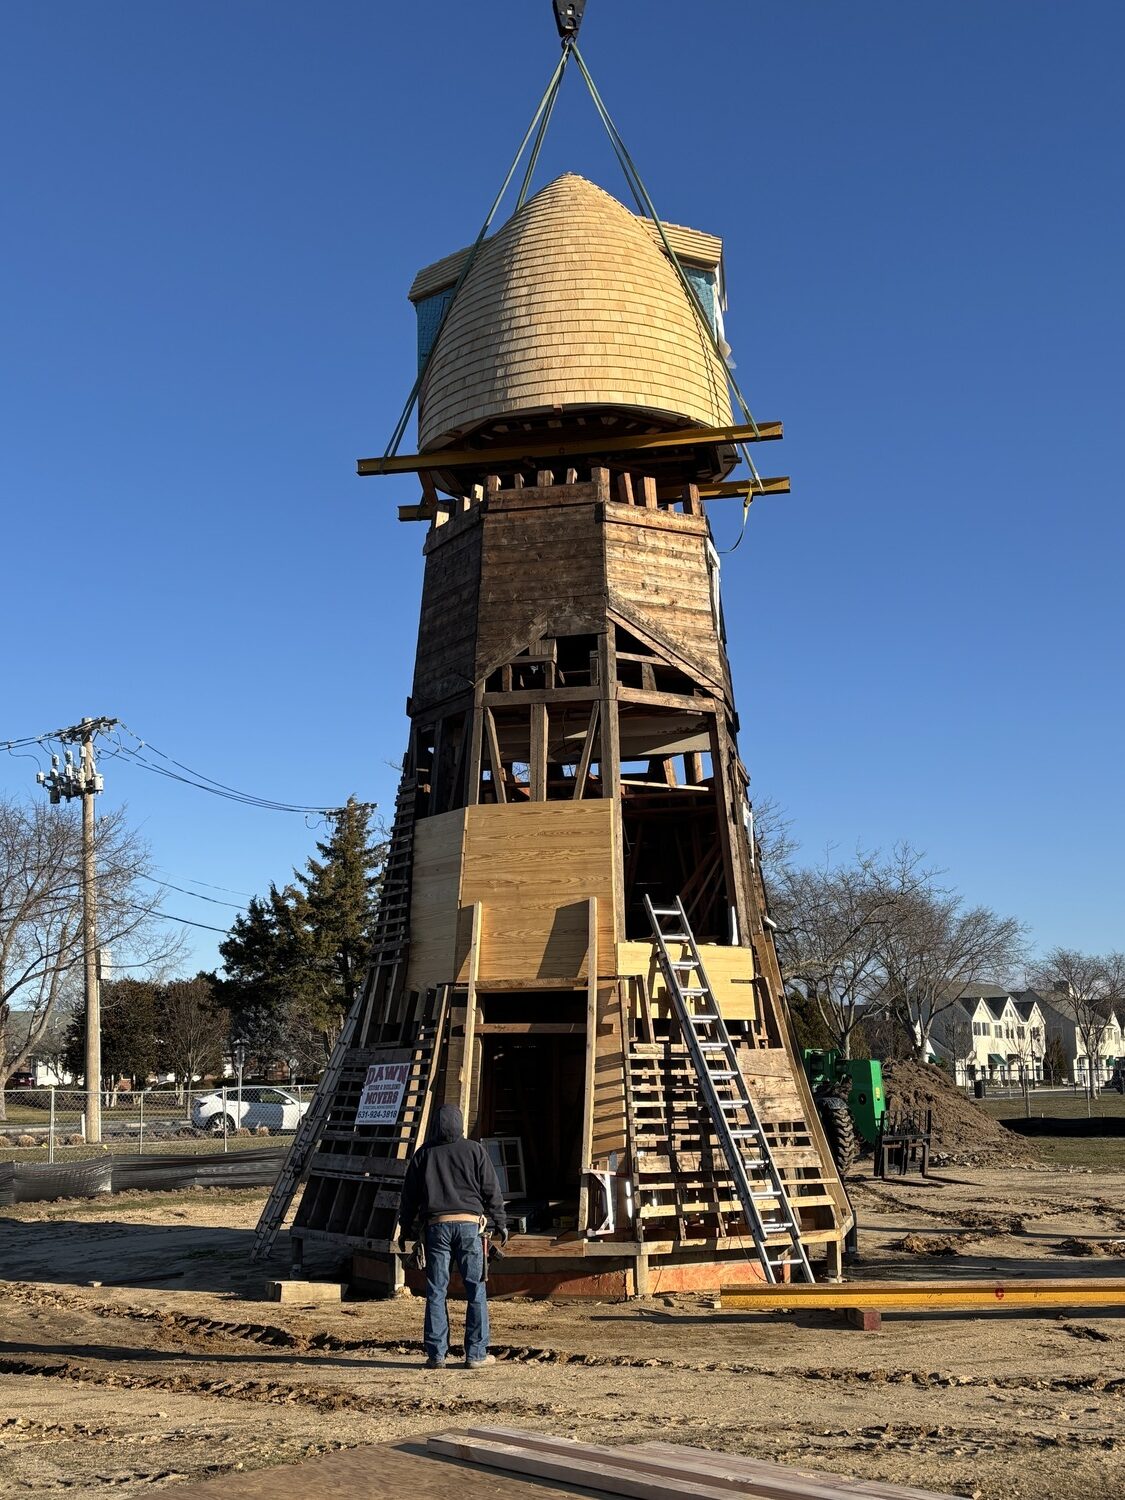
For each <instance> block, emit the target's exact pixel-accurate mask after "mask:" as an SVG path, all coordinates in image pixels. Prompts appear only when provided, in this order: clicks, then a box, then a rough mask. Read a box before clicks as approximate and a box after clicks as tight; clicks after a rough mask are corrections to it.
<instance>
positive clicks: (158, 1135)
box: [0, 1082, 316, 1162]
mask: <svg viewBox="0 0 1125 1500" xmlns="http://www.w3.org/2000/svg"><path fill="white" fill-rule="evenodd" d="M315 1087H316V1086H315V1084H292V1085H290V1084H285V1085H284V1086H282V1085H274V1084H257V1083H244V1084H243V1085H242V1086H241V1088H240V1087H239V1086H238V1085H237V1084H236V1083H231V1082H226V1083H222V1084H219V1085H217V1086H214V1087H211V1088H206V1089H204V1088H196V1089H170V1088H153V1089H144V1090H140V1089H137V1090H128V1089H118V1090H104V1091H103V1092H102V1095H101V1135H100V1139H94V1129H93V1124H92V1121H91V1117H90V1111H89V1107H88V1106H89V1096H88V1095H87V1093H86V1091H85V1090H84V1089H72V1088H63V1087H59V1088H29V1089H6V1090H5V1091H4V1093H3V1095H2V1096H0V1097H2V1101H3V1111H2V1112H0V1161H17V1162H18V1161H39V1162H56V1161H57V1162H61V1161H77V1160H82V1159H85V1158H89V1157H91V1156H102V1155H105V1154H106V1153H112V1154H114V1155H136V1156H147V1155H152V1154H169V1155H175V1154H180V1155H193V1154H197V1153H212V1152H216V1151H226V1152H230V1151H241V1150H246V1149H247V1148H257V1147H261V1146H263V1145H265V1144H267V1143H273V1144H275V1145H278V1146H284V1145H286V1144H287V1143H288V1141H290V1140H291V1139H292V1138H293V1135H294V1132H295V1131H296V1129H297V1125H298V1122H299V1121H300V1119H301V1116H302V1115H303V1114H304V1113H305V1111H306V1110H307V1109H308V1107H309V1104H310V1102H311V1100H312V1096H313V1093H314V1092H315Z"/></svg>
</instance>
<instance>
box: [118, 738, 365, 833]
mask: <svg viewBox="0 0 1125 1500" xmlns="http://www.w3.org/2000/svg"><path fill="white" fill-rule="evenodd" d="M121 727H122V729H124V730H125V732H126V733H127V734H130V735H132V737H133V739H135V740H136V742H137V748H136V749H133V748H132V746H129V745H123V744H121V745H120V749H121V750H122V751H123V752H124V753H125V754H126V755H127V756H128V757H129V758H130V759H131V760H133V761H134V762H135V764H137V765H139V766H141V767H143V769H144V770H146V771H151V772H152V773H153V774H154V775H157V776H166V777H167V778H168V780H170V781H179V782H182V783H183V784H184V785H185V786H194V787H195V788H196V789H197V790H198V791H201V792H210V793H211V795H212V796H215V797H225V798H226V799H227V800H228V801H231V802H241V803H243V804H244V805H245V806H249V807H260V808H263V809H265V810H267V811H269V812H292V813H303V814H305V815H306V816H307V815H308V814H310V813H317V814H319V815H320V816H321V817H327V816H331V815H332V814H333V813H336V812H338V811H339V809H338V808H333V807H308V806H304V805H302V804H299V803H295V802H281V801H278V800H277V799H275V798H272V797H260V796H259V795H258V794H257V793H255V792H242V791H239V790H238V789H237V788H236V787H232V786H228V785H227V784H226V783H225V782H222V781H216V780H215V778H214V777H213V776H207V775H206V774H205V773H204V772H202V771H196V770H193V768H192V767H191V766H188V765H185V764H184V762H183V761H180V760H177V759H176V758H175V756H172V755H169V754H167V752H166V751H164V750H161V749H159V748H158V747H157V746H156V745H154V744H152V743H151V742H150V741H148V740H143V739H142V738H141V737H140V735H139V734H137V733H136V731H135V730H133V729H130V728H129V726H128V725H127V724H122V726H121ZM119 744H120V742H119ZM142 750H150V751H151V752H152V754H153V755H158V756H159V757H160V758H161V760H166V761H167V762H168V764H169V765H171V766H176V767H178V770H179V771H182V772H184V773H186V774H184V775H179V774H178V772H177V771H169V770H168V769H167V768H166V767H164V766H158V765H156V764H155V763H154V762H153V761H151V760H149V759H148V758H147V757H146V756H144V755H142V754H141V751H142Z"/></svg>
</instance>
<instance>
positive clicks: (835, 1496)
mask: <svg viewBox="0 0 1125 1500" xmlns="http://www.w3.org/2000/svg"><path fill="white" fill-rule="evenodd" d="M426 1446H427V1448H429V1449H431V1450H433V1451H434V1452H437V1453H444V1454H446V1455H447V1456H449V1457H451V1458H458V1459H461V1460H462V1461H465V1462H468V1463H476V1464H481V1465H483V1466H485V1467H487V1468H490V1469H503V1470H506V1471H507V1472H509V1473H516V1474H526V1475H529V1476H532V1477H534V1478H538V1479H551V1480H557V1481H561V1482H562V1483H564V1484H573V1485H580V1486H582V1487H583V1488H585V1489H593V1490H599V1491H601V1492H602V1493H603V1494H607V1495H625V1496H629V1497H631V1500H663V1497H665V1496H667V1497H672V1500H733V1497H735V1496H745V1497H747V1500H843V1497H850V1500H866V1497H875V1496H880V1497H887V1500H951V1497H949V1496H948V1495H940V1494H938V1493H937V1492H936V1491H933V1490H919V1489H914V1488H907V1487H903V1486H896V1485H891V1484H877V1483H869V1482H866V1481H864V1480H858V1479H852V1478H849V1477H847V1476H845V1475H842V1474H825V1473H817V1472H814V1471H812V1470H808V1469H792V1468H789V1467H788V1466H786V1465H783V1464H770V1463H764V1462H754V1461H751V1462H752V1463H753V1469H752V1470H751V1469H750V1467H749V1465H747V1466H746V1467H743V1466H742V1465H741V1464H740V1462H739V1460H738V1459H737V1458H732V1459H731V1461H730V1463H728V1464H725V1465H724V1463H723V1460H725V1459H726V1457H727V1455H725V1454H703V1453H701V1451H700V1450H699V1449H694V1448H681V1449H679V1450H672V1451H670V1452H669V1451H653V1450H652V1449H641V1448H632V1447H620V1448H609V1447H601V1446H598V1445H597V1444H594V1443H580V1442H575V1441H574V1440H573V1439H571V1438H556V1437H550V1436H548V1435H547V1434H544V1433H537V1432H528V1431H526V1430H524V1429H522V1428H506V1427H471V1428H469V1429H468V1431H466V1432H443V1433H435V1434H434V1435H433V1436H431V1437H429V1438H427V1440H426ZM707 1459H710V1460H712V1462H707Z"/></svg>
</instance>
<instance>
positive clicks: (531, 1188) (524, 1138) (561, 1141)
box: [478, 1034, 586, 1230]
mask: <svg viewBox="0 0 1125 1500" xmlns="http://www.w3.org/2000/svg"><path fill="white" fill-rule="evenodd" d="M480 1066H481V1073H480V1112H479V1117H478V1131H479V1135H480V1137H481V1139H482V1140H483V1139H488V1138H490V1137H491V1138H497V1137H498V1138H501V1139H505V1140H509V1141H510V1140H512V1139H513V1138H514V1139H518V1140H519V1142H520V1145H521V1148H522V1158H523V1166H524V1176H525V1182H524V1184H523V1189H524V1191H523V1193H522V1194H521V1193H519V1192H517V1191H510V1192H509V1195H508V1196H509V1198H510V1200H511V1201H510V1203H509V1208H510V1210H511V1211H512V1213H513V1214H514V1215H515V1216H517V1217H520V1218H525V1219H526V1221H527V1227H528V1228H529V1229H541V1230H546V1229H554V1230H558V1229H565V1228H569V1227H571V1225H570V1224H569V1223H568V1222H567V1220H569V1219H573V1218H574V1216H575V1214H576V1212H577V1206H578V1177H579V1167H580V1165H581V1161H580V1159H581V1154H582V1101H583V1093H584V1088H585V1073H586V1040H585V1037H584V1036H567V1035H563V1036H559V1035H545V1036H544V1035H538V1036H537V1035H534V1034H532V1035H526V1034H525V1035H522V1036H520V1035H511V1034H508V1035H502V1036H487V1035H486V1036H483V1037H482V1038H481V1059H480ZM518 1186H519V1185H518V1184H517V1183H515V1182H512V1183H511V1184H510V1187H511V1189H516V1188H518Z"/></svg>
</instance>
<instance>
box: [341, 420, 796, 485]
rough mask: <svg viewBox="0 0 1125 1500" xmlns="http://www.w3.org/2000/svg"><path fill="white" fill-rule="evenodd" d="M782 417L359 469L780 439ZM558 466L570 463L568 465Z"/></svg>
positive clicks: (397, 459) (424, 456) (403, 457)
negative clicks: (744, 423) (747, 422)
mask: <svg viewBox="0 0 1125 1500" xmlns="http://www.w3.org/2000/svg"><path fill="white" fill-rule="evenodd" d="M784 435H785V433H784V428H783V425H782V423H781V422H759V423H758V428H757V432H755V430H754V428H753V427H750V426H749V425H744V426H735V427H679V428H675V429H673V430H672V431H671V432H631V433H622V434H621V435H620V436H614V435H613V433H612V432H609V431H606V432H604V433H603V434H602V435H601V437H596V438H579V439H577V440H575V441H574V442H567V443H557V442H556V443H552V442H533V443H523V444H521V445H520V446H519V447H514V448H513V447H509V448H444V449H442V448H438V449H435V450H434V452H432V453H398V454H396V455H395V456H394V457H393V458H361V459H359V460H358V461H357V463H356V473H357V474H360V475H361V476H362V475H369V474H420V473H422V472H423V471H427V470H428V471H434V470H438V469H478V468H481V467H482V466H483V465H486V464H487V465H490V466H491V467H490V472H493V471H494V470H495V468H496V467H497V466H499V467H500V468H508V467H510V466H511V465H512V464H523V465H526V467H527V468H529V469H532V468H540V467H546V465H545V464H543V463H542V462H541V461H542V460H545V459H566V458H577V457H581V455H582V454H602V453H632V452H651V451H653V450H655V449H667V448H702V447H713V446H715V445H719V446H729V445H730V444H731V443H766V442H776V441H777V440H778V439H780V438H782V437H784ZM556 467H559V468H565V467H566V465H565V464H558V465H556Z"/></svg>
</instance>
